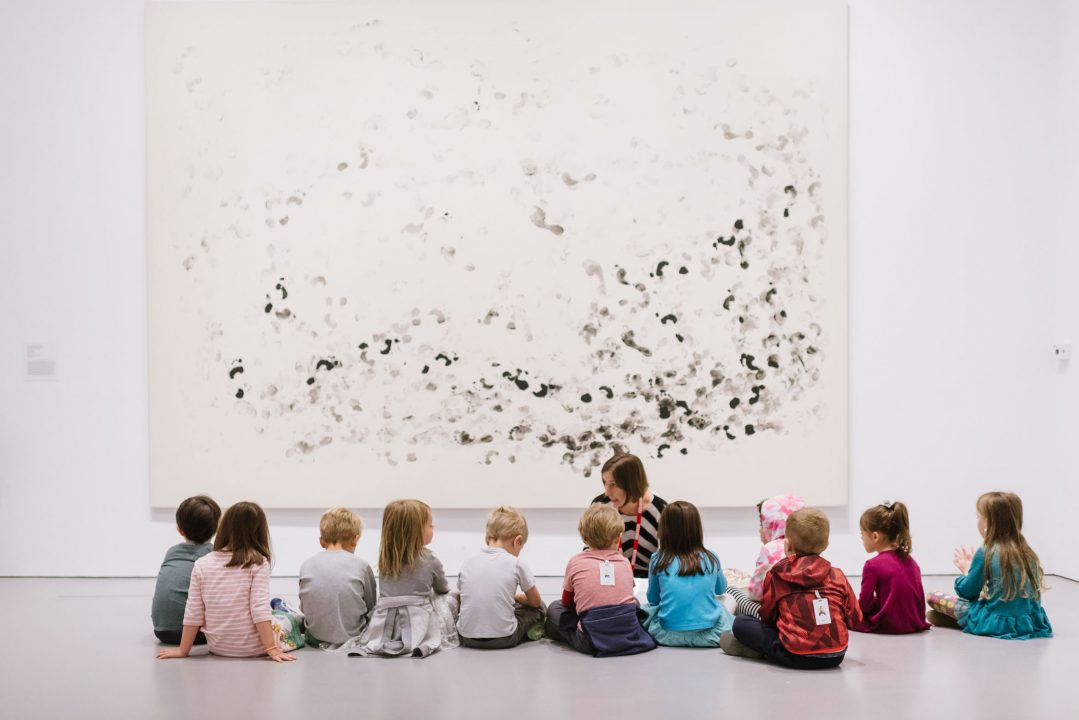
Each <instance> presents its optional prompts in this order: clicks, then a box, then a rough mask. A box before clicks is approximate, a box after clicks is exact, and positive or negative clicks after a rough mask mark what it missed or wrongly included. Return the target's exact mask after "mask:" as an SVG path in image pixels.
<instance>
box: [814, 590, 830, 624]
mask: <svg viewBox="0 0 1079 720" xmlns="http://www.w3.org/2000/svg"><path fill="white" fill-rule="evenodd" d="M816 595H817V599H816V600H814V601H813V616H814V617H815V618H816V619H817V624H818V625H831V624H832V613H831V611H829V610H828V598H822V597H821V596H820V593H816Z"/></svg>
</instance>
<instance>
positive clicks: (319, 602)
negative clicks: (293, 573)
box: [300, 508, 378, 647]
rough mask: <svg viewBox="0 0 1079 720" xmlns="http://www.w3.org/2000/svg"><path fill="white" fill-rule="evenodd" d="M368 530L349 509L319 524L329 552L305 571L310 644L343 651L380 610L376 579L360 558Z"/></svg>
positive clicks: (337, 511) (302, 595)
mask: <svg viewBox="0 0 1079 720" xmlns="http://www.w3.org/2000/svg"><path fill="white" fill-rule="evenodd" d="M362 530H363V524H362V522H361V521H360V518H359V516H358V515H356V513H354V512H352V511H351V510H349V509H347V508H333V509H332V510H327V511H326V512H325V513H323V514H322V519H321V520H319V540H318V541H319V544H320V545H322V547H323V548H324V550H323V551H322V552H320V553H317V554H315V555H312V556H311V557H309V558H307V560H304V562H303V565H301V566H300V611H301V612H302V613H303V614H304V625H305V626H306V628H307V644H308V645H312V646H314V647H318V646H319V645H320V644H322V643H329V644H331V645H340V644H342V643H344V642H346V641H348V640H349V639H350V638H354V637H357V636H359V635H360V633H362V632H363V629H364V628H365V627H367V619H368V617H369V616H370V615H371V610H372V609H374V607H375V602H376V601H377V599H378V596H377V594H376V592H375V590H376V588H375V573H374V571H373V570H372V569H371V566H370V565H369V564H367V562H366V561H365V560H364V559H363V558H359V557H356V555H355V554H354V553H355V552H356V543H358V542H359V541H360V533H361V532H362Z"/></svg>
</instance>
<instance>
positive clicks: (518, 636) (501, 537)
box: [152, 492, 1052, 669]
mask: <svg viewBox="0 0 1079 720" xmlns="http://www.w3.org/2000/svg"><path fill="white" fill-rule="evenodd" d="M758 511H759V515H760V523H761V541H762V544H763V548H762V550H761V553H760V556H759V558H758V560H757V565H756V568H755V569H754V573H753V575H752V578H751V580H750V582H749V584H748V587H745V588H731V587H728V580H727V576H726V574H725V572H724V570H723V568H722V566H721V565H720V561H719V557H718V556H717V555H716V553H714V552H712V551H711V550H709V549H708V548H706V547H705V546H704V532H703V528H702V525H701V517H700V513H699V512H698V511H697V508H696V507H695V506H693V505H692V504H691V503H688V502H684V501H677V502H671V503H668V504H666V505H665V507H664V508H663V510H662V513H661V515H660V518H659V527H658V549H657V550H656V551H655V552H654V553H653V554H652V555H651V557H650V559H649V563H648V581H647V583H648V584H647V598H646V600H647V601H646V602H644V603H641V602H640V601H639V600H638V599H637V598H636V597H635V596H634V578H633V570H632V568H631V565H630V560H629V559H627V557H626V556H625V554H623V551H622V549H621V544H620V540H621V538H622V533H623V529H624V523H623V518H622V516H621V515H620V514H619V512H618V510H616V509H615V508H614V507H613V506H612V505H610V504H595V505H592V506H591V507H589V508H588V509H587V510H586V511H585V512H584V514H583V516H582V517H581V520H580V523H579V525H578V531H579V533H580V536H581V540H582V541H583V542H584V544H585V546H586V547H585V549H584V550H583V551H582V552H580V553H578V554H576V555H574V556H573V557H572V558H570V560H569V562H568V564H567V566H566V572H565V577H564V580H563V585H562V597H561V598H560V599H559V600H557V601H554V602H552V603H551V604H550V606H549V607H545V606H544V603H543V601H542V600H541V598H540V594H539V590H538V589H537V588H536V583H535V578H534V577H533V575H532V573H531V571H530V570H529V569H528V567H527V566H526V565H525V564H524V563H522V562H521V560H520V559H519V555H520V553H521V549H522V548H523V546H524V544H525V542H526V541H527V540H528V525H527V523H526V521H525V518H524V516H523V515H522V514H521V512H520V511H518V510H516V509H514V508H511V507H505V506H503V507H498V508H496V509H494V510H493V511H491V513H490V514H489V515H488V518H487V527H486V533H485V536H486V546H485V547H483V548H482V549H481V551H480V552H479V554H477V555H475V556H473V557H471V558H469V559H468V560H466V561H465V563H464V564H463V565H462V566H461V570H460V574H459V576H458V580H457V590H456V591H451V589H450V586H449V583H448V582H447V580H446V575H445V573H444V571H443V568H442V563H441V562H440V561H439V560H438V558H437V557H435V556H434V554H432V553H431V551H430V550H428V549H427V545H429V544H430V542H431V540H432V536H433V534H434V523H433V515H432V512H431V508H430V507H429V506H428V505H426V504H425V503H422V502H420V501H418V500H396V501H394V502H391V503H390V504H389V505H387V506H386V509H385V512H384V514H383V519H382V538H381V545H380V548H379V557H378V581H377V587H376V579H375V575H374V572H373V571H372V568H371V566H370V565H369V564H368V563H366V562H365V561H364V560H363V559H361V558H359V557H357V556H356V555H355V554H354V551H355V549H356V544H357V541H358V540H359V537H360V533H361V531H362V526H361V523H360V519H359V517H357V516H356V515H355V514H354V513H353V512H351V511H350V510H347V509H344V508H335V509H333V510H330V511H328V512H326V513H325V514H324V515H323V516H322V519H321V522H320V528H319V530H320V544H321V545H322V547H323V548H324V550H323V551H322V552H320V553H317V554H316V555H314V556H312V557H311V558H309V559H308V560H306V561H305V562H304V563H303V565H302V566H301V568H300V587H299V595H300V610H301V611H302V617H301V616H300V615H299V614H296V613H294V611H291V610H290V609H289V608H288V607H287V606H285V605H284V604H283V603H280V602H279V601H277V600H275V601H274V606H273V607H271V601H270V597H269V579H270V562H269V560H270V542H269V527H268V524H267V521H266V515H265V513H264V512H263V511H262V509H261V508H260V507H259V506H258V505H256V504H254V503H250V502H241V503H237V504H236V505H233V506H232V507H230V508H228V510H227V511H226V512H225V513H224V516H221V510H220V508H219V507H218V506H217V504H216V503H215V502H214V501H213V500H212V499H210V498H208V497H206V496H201V495H200V496H197V497H193V498H189V499H188V500H185V501H184V502H183V503H182V504H181V505H180V507H179V509H178V510H177V511H176V523H177V528H178V530H179V532H180V534H181V535H182V536H184V538H185V540H186V542H184V543H182V544H180V545H177V546H175V547H173V548H170V549H169V551H168V553H167V554H166V556H165V561H164V562H163V563H162V566H161V572H160V574H159V575H158V581H157V588H156V590H155V593H154V601H153V610H152V617H153V622H154V632H155V634H156V636H157V637H158V639H159V640H160V641H161V642H162V643H164V644H166V645H170V646H173V645H174V646H176V647H168V648H165V649H163V650H161V651H160V652H159V654H158V657H159V658H170V657H185V656H186V655H188V653H189V652H190V651H191V648H192V646H194V645H197V644H203V643H205V644H207V645H208V646H209V651H210V652H211V653H214V654H218V655H224V656H230V657H253V656H261V655H266V656H269V657H270V658H271V659H273V660H276V661H279V662H283V661H288V660H293V659H295V656H294V655H291V654H290V653H289V651H290V650H292V649H295V648H296V647H299V646H302V645H303V644H304V641H303V640H302V639H299V637H298V636H299V633H298V629H299V627H300V626H301V625H302V627H303V628H304V629H305V632H306V644H309V645H312V646H315V647H320V648H322V649H324V650H328V651H335V652H341V653H347V654H349V655H353V656H391V657H392V656H409V657H424V656H427V655H429V654H431V653H433V652H435V651H437V650H439V649H446V648H451V647H456V646H458V645H464V646H466V647H471V648H481V649H484V648H485V649H502V648H510V647H514V646H516V645H518V644H520V643H521V642H523V641H524V640H526V639H538V638H540V637H542V636H544V635H546V636H547V637H549V638H551V639H552V640H554V641H556V642H562V643H566V644H568V645H569V646H571V647H572V648H574V649H576V650H578V651H580V652H583V653H588V654H591V655H595V656H606V655H627V654H633V653H640V652H645V651H647V650H651V649H653V648H655V647H656V645H657V644H659V645H667V646H682V647H719V648H722V650H723V651H724V652H726V653H727V654H729V655H737V656H742V657H750V658H763V659H766V660H768V661H771V662H775V663H778V664H781V665H784V666H787V667H792V668H805V669H815V668H830V667H836V666H838V665H839V664H840V663H841V662H842V661H843V657H844V654H845V653H846V650H847V643H848V631H849V630H856V631H860V632H876V633H887V634H900V633H914V632H920V631H923V630H926V629H927V628H928V627H929V624H928V623H927V622H926V613H925V607H926V606H925V603H926V596H925V594H924V592H923V589H922V581H921V573H920V570H919V568H918V564H917V563H916V562H915V561H914V558H912V557H911V555H910V552H911V537H910V530H909V522H908V517H907V510H906V507H905V506H904V505H903V504H902V503H898V502H897V503H890V504H885V505H878V506H875V507H872V508H870V509H868V510H866V511H865V513H863V514H862V517H861V521H860V525H861V534H862V542H863V544H864V546H865V550H866V552H871V553H876V555H875V556H874V557H873V558H871V559H870V560H869V561H868V562H866V564H865V567H864V569H863V573H862V585H861V593H860V596H859V597H856V596H855V594H854V591H853V589H852V588H851V586H850V583H849V582H848V581H847V578H846V576H845V575H844V574H843V572H842V571H841V570H840V569H839V568H836V567H833V566H832V565H831V564H830V563H829V562H828V561H827V560H825V559H824V558H822V557H821V553H822V552H824V550H825V549H826V548H827V547H828V539H829V523H828V518H827V516H826V515H825V514H824V513H823V512H821V511H820V510H818V509H815V508H809V507H805V504H804V503H803V502H802V500H801V499H800V498H798V497H796V496H792V495H782V496H778V497H774V498H770V499H768V500H765V501H764V502H762V503H761V504H760V505H759V506H758ZM977 511H978V530H979V532H980V533H981V534H982V536H983V538H984V539H985V542H984V545H983V546H982V547H981V548H978V550H977V552H974V551H972V550H971V549H967V548H960V549H959V550H957V551H956V557H955V562H956V566H957V567H958V569H959V570H960V572H962V573H963V576H962V577H960V578H958V579H957V580H956V582H955V593H956V594H955V595H954V596H953V595H943V594H940V593H934V594H932V595H930V596H929V597H928V603H929V607H930V608H931V610H930V611H929V619H930V620H931V621H932V622H933V624H935V625H941V626H954V627H960V628H962V629H963V630H965V631H966V632H969V633H973V634H978V635H988V636H993V637H1000V638H1009V639H1028V638H1036V637H1049V636H1051V634H1052V628H1051V627H1050V624H1049V620H1048V617H1047V616H1046V614H1045V610H1044V609H1043V608H1042V606H1041V602H1040V598H1041V591H1042V588H1043V573H1042V569H1041V565H1040V563H1039V561H1038V557H1037V555H1036V554H1035V553H1034V551H1033V550H1032V549H1031V548H1030V546H1029V545H1028V544H1027V542H1026V540H1025V539H1024V538H1023V535H1022V532H1021V531H1022V502H1021V501H1020V500H1019V497H1018V496H1016V495H1015V494H1013V493H1002V492H991V493H986V494H985V495H982V496H981V497H980V498H979V499H978V502H977ZM215 529H216V538H215V540H214V543H213V545H212V547H211V545H210V544H209V542H208V541H209V540H210V538H211V537H212V536H213V534H214V531H215Z"/></svg>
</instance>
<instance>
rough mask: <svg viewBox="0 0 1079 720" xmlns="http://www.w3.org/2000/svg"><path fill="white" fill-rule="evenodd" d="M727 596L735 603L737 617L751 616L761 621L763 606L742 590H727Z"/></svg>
mask: <svg viewBox="0 0 1079 720" xmlns="http://www.w3.org/2000/svg"><path fill="white" fill-rule="evenodd" d="M727 595H728V596H729V597H731V598H733V599H734V601H735V610H734V614H735V615H749V616H750V617H755V618H757V619H758V620H760V619H761V604H760V603H759V602H757V601H756V600H753V599H752V598H750V597H749V593H747V592H746V591H745V590H743V589H742V588H727Z"/></svg>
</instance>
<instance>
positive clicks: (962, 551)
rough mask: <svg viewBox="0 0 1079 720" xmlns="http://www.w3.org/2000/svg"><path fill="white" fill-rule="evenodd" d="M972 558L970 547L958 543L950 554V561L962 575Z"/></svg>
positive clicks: (966, 570)
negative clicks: (953, 552)
mask: <svg viewBox="0 0 1079 720" xmlns="http://www.w3.org/2000/svg"><path fill="white" fill-rule="evenodd" d="M973 559H974V551H973V550H971V549H970V548H968V547H966V546H963V545H960V546H959V547H957V548H956V549H955V554H954V555H953V556H952V563H953V564H954V565H955V567H956V569H957V570H959V572H961V573H963V574H964V575H966V574H967V572H968V571H969V570H970V563H971V561H972V560H973Z"/></svg>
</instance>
